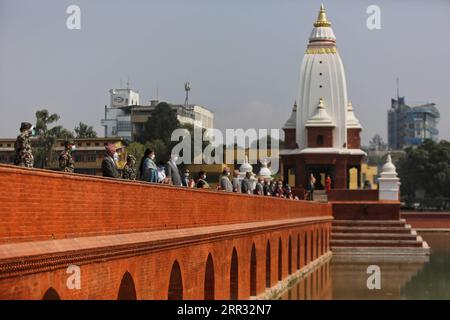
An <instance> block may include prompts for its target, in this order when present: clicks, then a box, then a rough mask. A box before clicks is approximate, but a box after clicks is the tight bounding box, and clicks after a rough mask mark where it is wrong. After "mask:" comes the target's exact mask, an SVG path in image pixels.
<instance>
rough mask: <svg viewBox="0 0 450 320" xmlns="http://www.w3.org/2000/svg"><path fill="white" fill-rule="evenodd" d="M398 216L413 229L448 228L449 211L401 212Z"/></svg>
mask: <svg viewBox="0 0 450 320" xmlns="http://www.w3.org/2000/svg"><path fill="white" fill-rule="evenodd" d="M400 216H401V218H402V219H406V223H407V224H410V225H411V227H413V228H415V229H450V212H401V213H400Z"/></svg>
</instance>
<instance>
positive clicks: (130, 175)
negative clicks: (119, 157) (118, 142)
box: [122, 154, 137, 180]
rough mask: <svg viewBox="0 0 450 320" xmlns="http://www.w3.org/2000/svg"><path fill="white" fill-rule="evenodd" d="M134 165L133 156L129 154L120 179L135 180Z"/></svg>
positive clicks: (135, 171) (134, 159)
mask: <svg viewBox="0 0 450 320" xmlns="http://www.w3.org/2000/svg"><path fill="white" fill-rule="evenodd" d="M135 164H136V158H135V156H133V155H131V154H129V155H128V156H127V163H125V165H124V166H123V169H122V179H126V180H136V177H137V170H136V168H135V167H134V165H135Z"/></svg>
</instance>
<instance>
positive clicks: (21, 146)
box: [14, 122, 34, 168]
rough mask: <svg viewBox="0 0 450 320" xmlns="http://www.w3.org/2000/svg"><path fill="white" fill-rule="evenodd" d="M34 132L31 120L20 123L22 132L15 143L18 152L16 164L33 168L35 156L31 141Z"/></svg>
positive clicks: (15, 159)
mask: <svg viewBox="0 0 450 320" xmlns="http://www.w3.org/2000/svg"><path fill="white" fill-rule="evenodd" d="M32 133H33V125H32V124H31V123H29V122H22V123H21V125H20V134H19V135H18V136H17V139H16V142H15V143H14V150H15V152H16V155H15V158H14V164H15V165H16V166H21V167H26V168H33V165H34V157H33V152H32V150H31V143H30V137H31V136H32Z"/></svg>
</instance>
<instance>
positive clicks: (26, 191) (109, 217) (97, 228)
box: [0, 165, 332, 243]
mask: <svg viewBox="0 0 450 320" xmlns="http://www.w3.org/2000/svg"><path fill="white" fill-rule="evenodd" d="M0 188H1V189H0V190H2V191H1V193H0V201H1V203H2V224H0V243H8V242H17V241H32V240H48V239H61V238H71V237H80V236H93V235H102V234H114V233H127V232H139V231H151V230H164V229H177V228H188V227H199V226H212V225H223V224H235V223H244V222H257V221H268V220H281V219H294V218H304V217H317V216H322V217H327V216H331V215H332V214H331V206H330V205H328V204H317V203H308V202H305V201H296V200H286V199H277V198H272V197H262V196H251V195H243V194H235V193H233V194H231V193H224V192H216V191H205V190H197V189H187V188H178V187H173V186H167V185H159V184H148V183H144V182H129V181H124V180H118V179H108V178H101V177H93V176H86V175H78V174H68V173H60V172H51V171H46V170H38V169H23V168H18V167H14V166H7V165H0Z"/></svg>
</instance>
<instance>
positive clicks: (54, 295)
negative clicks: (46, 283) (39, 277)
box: [42, 287, 61, 300]
mask: <svg viewBox="0 0 450 320" xmlns="http://www.w3.org/2000/svg"><path fill="white" fill-rule="evenodd" d="M42 300H61V298H60V297H59V294H58V292H56V290H55V289H54V288H53V287H50V288H48V289H47V291H45V293H44V295H43V296H42Z"/></svg>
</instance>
